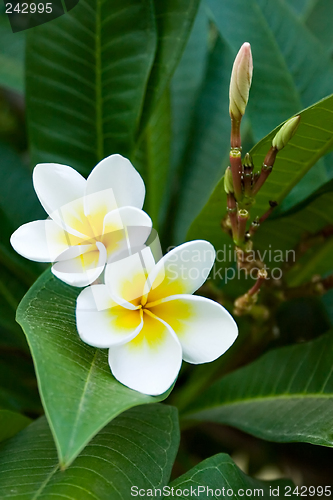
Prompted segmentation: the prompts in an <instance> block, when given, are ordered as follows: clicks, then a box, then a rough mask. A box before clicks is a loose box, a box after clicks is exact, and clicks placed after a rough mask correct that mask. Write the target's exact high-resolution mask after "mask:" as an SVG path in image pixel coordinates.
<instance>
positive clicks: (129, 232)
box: [102, 207, 152, 262]
mask: <svg viewBox="0 0 333 500" xmlns="http://www.w3.org/2000/svg"><path fill="white" fill-rule="evenodd" d="M151 228H152V220H151V218H150V217H149V215H147V214H146V213H145V212H143V211H142V210H139V209H138V208H135V207H122V208H120V209H119V210H113V211H112V212H110V213H108V214H107V215H106V216H105V218H104V227H103V237H102V242H103V244H104V245H105V248H106V251H107V254H108V261H109V262H110V261H111V260H112V259H113V258H117V254H119V252H121V253H122V257H126V256H129V255H131V254H132V253H134V252H135V251H138V250H139V249H142V246H143V244H144V243H145V242H146V241H147V238H148V237H149V234H150V231H151Z"/></svg>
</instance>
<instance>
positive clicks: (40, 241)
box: [10, 219, 73, 262]
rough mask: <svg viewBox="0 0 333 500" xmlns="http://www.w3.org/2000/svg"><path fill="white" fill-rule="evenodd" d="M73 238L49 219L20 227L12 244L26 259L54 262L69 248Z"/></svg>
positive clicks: (14, 234)
mask: <svg viewBox="0 0 333 500" xmlns="http://www.w3.org/2000/svg"><path fill="white" fill-rule="evenodd" d="M72 238H73V237H72V235H69V234H68V233H67V232H66V231H64V229H62V228H61V227H60V226H58V224H56V223H55V222H54V221H53V220H49V219H47V220H37V221H34V222H29V223H28V224H24V225H23V226H21V227H19V228H18V229H17V230H16V231H15V233H13V234H12V236H11V238H10V242H11V244H12V246H13V248H14V250H15V251H16V252H17V253H19V254H20V255H23V257H25V258H26V259H30V260H35V261H37V262H54V261H55V259H56V258H57V256H58V255H59V254H60V253H62V252H64V251H65V250H66V249H68V248H69V245H70V244H71V239H72Z"/></svg>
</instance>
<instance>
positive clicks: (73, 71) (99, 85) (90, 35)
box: [26, 0, 156, 174]
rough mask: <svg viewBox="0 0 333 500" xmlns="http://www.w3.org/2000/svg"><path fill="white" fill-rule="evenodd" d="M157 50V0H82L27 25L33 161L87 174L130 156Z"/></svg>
mask: <svg viewBox="0 0 333 500" xmlns="http://www.w3.org/2000/svg"><path fill="white" fill-rule="evenodd" d="M155 50H156V27H155V16H154V6H153V2H152V0H123V1H120V0H80V2H79V3H78V5H77V6H76V7H75V9H72V10H71V11H70V12H68V13H67V14H66V15H65V16H61V17H59V18H58V19H55V20H53V21H52V23H46V24H45V25H42V26H38V27H36V28H34V29H31V30H29V33H28V40H27V82H26V90H27V112H28V127H29V135H30V144H31V153H32V161H33V163H38V162H45V161H46V162H47V161H51V162H58V163H64V164H66V165H68V164H69V165H71V166H72V167H74V168H76V169H78V170H79V171H81V173H84V174H87V173H89V172H90V170H91V169H92V168H93V167H94V165H95V164H96V163H97V162H98V161H99V160H101V159H102V158H103V157H105V156H107V155H109V154H112V153H120V154H123V155H125V156H129V155H130V154H131V151H132V149H133V146H134V141H135V135H136V132H137V127H138V123H139V119H140V115H141V110H142V106H143V101H144V95H145V91H146V85H147V81H148V77H149V74H150V70H151V67H152V63H153V60H154V56H155Z"/></svg>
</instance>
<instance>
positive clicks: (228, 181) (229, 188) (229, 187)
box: [224, 167, 234, 194]
mask: <svg viewBox="0 0 333 500" xmlns="http://www.w3.org/2000/svg"><path fill="white" fill-rule="evenodd" d="M224 191H225V192H226V193H227V194H230V193H233V192H234V184H233V182H232V172H231V168H230V167H227V169H226V171H225V174H224Z"/></svg>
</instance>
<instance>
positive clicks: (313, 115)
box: [187, 96, 333, 249]
mask: <svg viewBox="0 0 333 500" xmlns="http://www.w3.org/2000/svg"><path fill="white" fill-rule="evenodd" d="M332 113H333V96H330V97H327V98H326V99H323V100H321V101H319V102H318V103H316V104H315V105H313V106H311V107H310V108H307V109H305V110H304V111H302V112H301V113H299V114H300V115H301V122H300V125H299V128H298V130H297V133H296V135H295V136H294V137H293V138H292V139H291V141H290V142H289V144H288V145H287V146H286V147H285V148H284V149H283V150H282V151H281V152H280V153H279V154H278V156H277V159H276V162H275V164H274V168H273V171H272V173H271V175H270V176H269V178H268V180H267V181H266V182H265V184H264V186H263V188H262V189H261V190H260V191H259V193H258V194H257V196H256V203H255V205H254V206H253V208H252V209H251V219H254V218H255V217H256V216H260V215H262V214H263V213H264V212H266V210H267V209H268V208H269V200H275V201H277V202H278V203H281V201H282V200H283V199H284V198H285V197H286V196H287V194H288V193H289V192H290V190H291V189H292V187H293V186H294V185H295V184H296V183H297V182H298V181H299V180H300V179H301V178H302V177H303V176H304V174H305V173H306V172H307V171H308V170H309V169H310V168H311V167H312V166H313V165H314V163H315V162H316V161H317V160H318V159H319V158H320V157H321V156H322V155H324V154H325V153H326V152H327V151H328V150H329V149H330V148H331V147H332V144H333V120H332ZM276 131H277V129H275V130H273V131H272V132H271V133H270V134H268V136H266V137H265V138H264V139H262V140H261V141H260V142H259V143H258V144H256V146H254V148H253V149H252V150H251V155H252V157H253V161H254V164H255V166H256V168H257V169H258V168H259V167H260V165H261V164H262V162H263V160H264V157H265V155H266V153H267V151H268V150H269V148H270V144H271V141H272V137H273V136H274V135H275V134H276ZM225 214H226V195H225V193H224V187H223V180H221V181H220V182H219V183H218V184H217V186H216V188H215V190H214V191H213V193H212V195H211V197H210V199H209V200H208V202H207V204H206V205H205V207H204V208H203V210H202V212H201V213H200V215H199V216H198V217H197V218H196V219H195V220H194V222H193V223H192V225H191V227H190V229H189V232H188V234H187V238H188V239H196V238H203V239H207V240H209V241H211V242H212V243H213V245H214V246H215V248H216V249H222V248H223V246H224V245H225V244H228V243H230V240H229V238H227V237H226V235H225V234H224V233H223V232H222V230H221V228H220V222H221V220H222V219H223V217H224V216H225ZM318 220H319V219H318ZM263 227H264V226H263ZM285 236H286V238H289V237H290V238H292V239H293V238H294V235H292V234H291V232H289V231H288V234H286V235H285Z"/></svg>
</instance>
